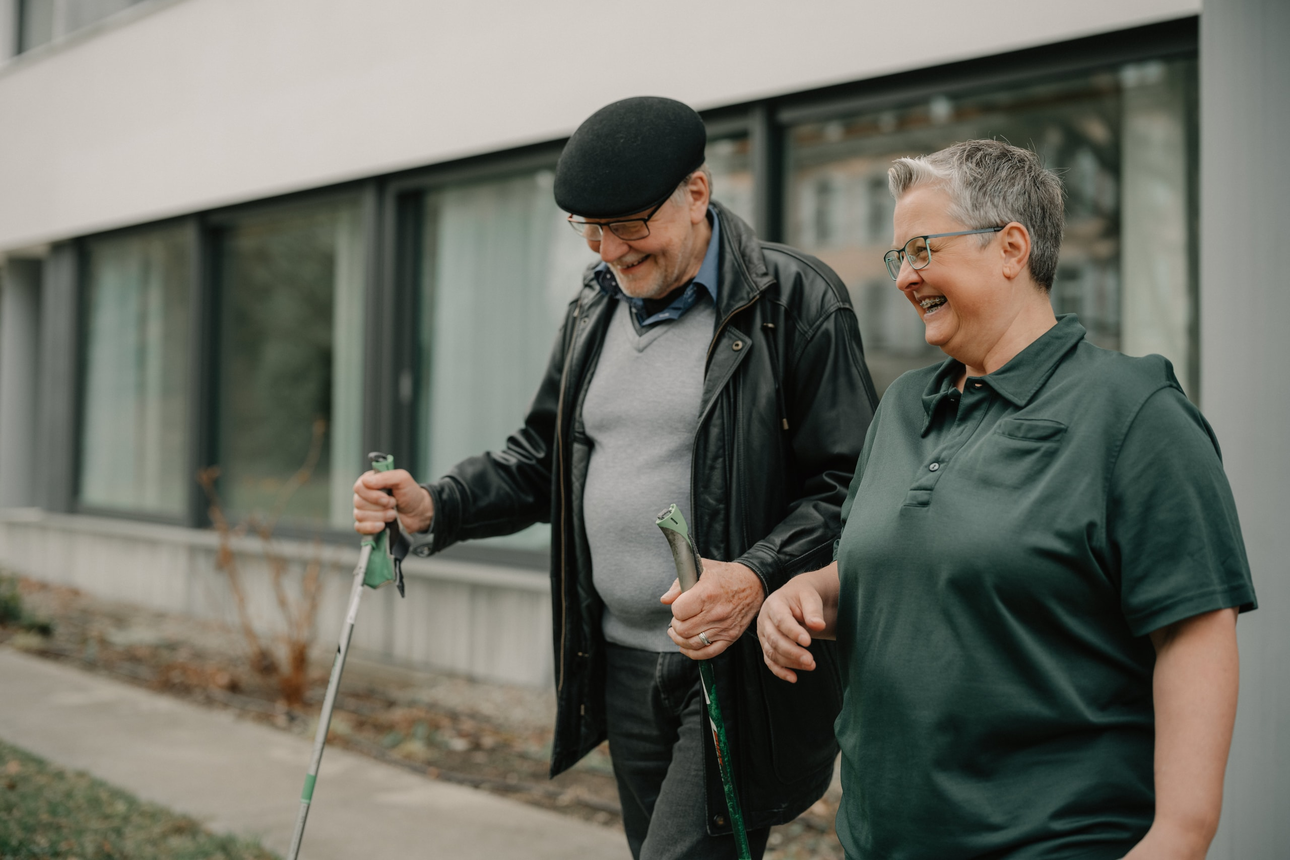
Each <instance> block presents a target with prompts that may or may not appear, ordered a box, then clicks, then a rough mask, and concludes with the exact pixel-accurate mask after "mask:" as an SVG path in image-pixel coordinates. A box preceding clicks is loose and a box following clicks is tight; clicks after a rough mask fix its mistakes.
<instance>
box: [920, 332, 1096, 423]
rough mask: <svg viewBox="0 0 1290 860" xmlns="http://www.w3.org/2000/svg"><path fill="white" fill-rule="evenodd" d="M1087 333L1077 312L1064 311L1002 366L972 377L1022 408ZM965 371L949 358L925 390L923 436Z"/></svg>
mask: <svg viewBox="0 0 1290 860" xmlns="http://www.w3.org/2000/svg"><path fill="white" fill-rule="evenodd" d="M1084 334H1085V329H1084V326H1082V325H1080V322H1079V319H1078V318H1077V317H1076V316H1075V314H1062V315H1061V316H1059V317H1058V318H1057V325H1055V326H1053V327H1052V328H1050V329H1049V330H1048V331H1046V332H1044V333H1043V334H1041V335H1040V336H1039V337H1038V338H1037V339H1036V340H1035V342H1034V343H1032V344H1030V346H1028V347H1026V348H1025V349H1023V350H1022V351H1021V352H1019V353H1017V354H1016V355H1015V356H1013V357H1012V360H1011V361H1009V362H1008V363H1007V364H1005V365H1004V366H1003V367H1001V368H999V369H998V370H996V371H995V372H994V373H990V374H986V375H985V376H981V377H973V379H975V380H977V381H980V382H983V383H985V384H986V385H989V386H990V387H991V388H992V389H994V391H995V393H997V394H998V395H999V396H1000V397H1002V398H1003V399H1004V400H1007V401H1008V402H1009V403H1011V404H1012V405H1013V406H1016V407H1017V408H1018V409H1022V408H1024V407H1025V406H1026V404H1028V403H1029V402H1030V401H1031V400H1032V399H1034V396H1035V395H1036V394H1038V393H1039V389H1041V388H1043V387H1044V383H1046V382H1048V379H1049V377H1051V376H1052V375H1053V372H1054V371H1056V370H1057V365H1059V364H1061V362H1062V359H1063V358H1064V357H1065V356H1066V354H1067V353H1068V352H1070V351H1071V350H1072V349H1074V348H1075V347H1076V345H1078V344H1079V342H1080V341H1082V340H1083V339H1084ZM962 371H963V364H962V362H960V361H957V360H956V359H953V358H947V359H946V360H945V361H944V362H942V364H941V366H940V367H939V368H938V369H937V371H936V375H935V376H933V377H932V379H931V381H930V382H929V383H928V384H927V388H925V389H924V390H923V409H924V410H925V411H926V412H927V421H926V423H924V425H923V435H924V436H926V435H927V432H928V430H930V429H931V426H932V418H933V416H934V415H935V414H936V409H937V407H938V406H940V404H941V401H942V400H944V399H945V398H946V397H949V396H951V394H957V393H958V389H956V388H955V387H954V380H955V379H957V378H958V375H959V374H960V373H962Z"/></svg>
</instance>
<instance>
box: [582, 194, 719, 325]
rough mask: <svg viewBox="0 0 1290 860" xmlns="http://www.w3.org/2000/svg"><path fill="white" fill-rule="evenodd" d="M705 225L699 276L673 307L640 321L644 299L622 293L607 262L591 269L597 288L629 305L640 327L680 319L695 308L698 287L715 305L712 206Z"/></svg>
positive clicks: (716, 223) (715, 221)
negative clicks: (709, 230)
mask: <svg viewBox="0 0 1290 860" xmlns="http://www.w3.org/2000/svg"><path fill="white" fill-rule="evenodd" d="M708 223H709V224H711V225H712V238H711V239H710V240H709V241H708V251H707V253H706V254H704V255H703V264H702V265H700V266H699V273H698V274H697V275H695V276H694V280H692V281H690V283H689V285H688V286H687V287H686V288H685V290H684V291H683V292H682V293H681V295H679V296H677V297H676V299H675V300H673V302H672V304H670V305H668V306H667V307H666V308H664V309H663V310H661V311H659V312H658V313H656V314H654V315H653V316H650V317H648V318H642V315H643V314H644V313H645V300H644V299H636V298H632V297H631V296H629V295H627V294H626V293H624V292H623V291H622V288H621V287H619V286H618V279H617V278H615V277H614V273H613V272H612V271H611V270H610V268H609V264H608V263H603V262H602V263H601V264H600V265H598V266H596V268H595V269H594V270H593V271H594V273H595V276H596V283H597V284H599V285H600V289H602V290H604V291H605V294H606V295H609V296H612V297H613V298H615V299H618V300H619V301H624V302H626V303H627V304H628V305H630V306H631V308H632V312H633V313H634V314H635V316H636V321H637V323H638V324H639V325H640V326H641V327H642V328H643V327H645V326H651V325H654V324H655V323H660V322H663V321H664V320H674V319H679V318H680V317H681V315H682V314H684V313H685V312H686V311H688V310H689V309H690V308H692V307H694V305H695V303H696V302H697V301H698V300H699V289H700V288H701V287H702V288H703V289H705V290H707V291H708V295H710V296H712V301H713V303H714V304H715V303H716V301H717V276H718V269H717V262H718V257H719V256H720V254H721V241H720V239H721V221H720V219H719V218H717V213H716V210H714V209H713V208H712V207H711V206H709V207H708Z"/></svg>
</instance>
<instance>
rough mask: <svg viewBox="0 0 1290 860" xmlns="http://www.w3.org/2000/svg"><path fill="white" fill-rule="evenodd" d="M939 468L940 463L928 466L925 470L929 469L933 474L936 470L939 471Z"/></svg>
mask: <svg viewBox="0 0 1290 860" xmlns="http://www.w3.org/2000/svg"><path fill="white" fill-rule="evenodd" d="M940 467H941V464H940V463H933V464H932V465H930V466H928V467H927V468H929V469H931V470H932V471H933V472H935V471H936V470H937V469H939V468H940Z"/></svg>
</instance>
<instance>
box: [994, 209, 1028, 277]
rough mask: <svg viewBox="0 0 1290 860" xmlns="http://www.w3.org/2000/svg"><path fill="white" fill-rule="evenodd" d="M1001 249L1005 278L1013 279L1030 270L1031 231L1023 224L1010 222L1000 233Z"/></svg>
mask: <svg viewBox="0 0 1290 860" xmlns="http://www.w3.org/2000/svg"><path fill="white" fill-rule="evenodd" d="M999 249H1000V251H999V253H1000V254H1001V255H1002V258H1003V276H1004V277H1005V278H1007V279H1008V280H1012V279H1013V278H1017V277H1020V276H1021V275H1023V274H1027V273H1029V272H1030V231H1029V230H1027V229H1026V228H1025V227H1024V226H1023V225H1021V224H1018V223H1017V222H1016V221H1012V222H1009V224H1008V226H1006V227H1004V228H1003V230H1002V231H1001V232H1000V233H999Z"/></svg>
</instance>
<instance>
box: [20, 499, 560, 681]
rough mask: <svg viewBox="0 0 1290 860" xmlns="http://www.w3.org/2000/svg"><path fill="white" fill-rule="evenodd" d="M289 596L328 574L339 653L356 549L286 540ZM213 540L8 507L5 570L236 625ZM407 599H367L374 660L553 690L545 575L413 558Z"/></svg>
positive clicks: (254, 551)
mask: <svg viewBox="0 0 1290 860" xmlns="http://www.w3.org/2000/svg"><path fill="white" fill-rule="evenodd" d="M233 546H234V552H235V553H236V556H237V560H238V566H239V569H240V571H241V581H242V584H243V593H244V594H245V596H246V603H247V607H248V610H249V614H250V616H251V617H252V618H253V619H254V621H253V623H254V626H255V628H256V629H257V631H259V632H262V633H269V634H275V633H278V632H280V631H282V630H283V629H284V628H283V617H282V614H281V611H280V610H279V607H278V602H277V599H276V598H275V595H274V591H273V587H272V581H271V576H270V572H269V566H268V564H267V563H266V562H265V559H264V555H263V548H262V546H261V544H260V542H259V541H256V540H251V539H241V540H238V541H236V542H235V543H234V545H233ZM276 548H277V551H278V552H279V553H280V554H281V555H282V556H283V557H285V558H286V559H287V560H288V573H287V574H286V583H287V585H286V588H287V591H288V592H289V593H299V584H300V577H301V576H302V575H303V571H304V568H305V565H306V564H307V563H308V561H309V560H310V559H312V558H314V557H317V558H319V559H320V561H321V563H322V565H323V576H322V582H323V589H322V594H321V598H320V602H319V609H318V616H317V630H318V632H317V635H316V636H315V639H314V644H315V648H316V649H317V650H318V651H319V653H320V654H326V653H328V652H330V651H331V650H332V648H333V647H334V643H335V642H336V637H337V636H338V635H339V632H340V627H341V622H342V621H343V620H344V615H345V610H346V604H347V602H348V599H349V587H350V583H351V582H352V579H351V575H352V572H353V567H354V564H355V563H356V562H357V560H358V551H357V548H356V547H346V546H336V545H321V546H318V547H315V546H313V545H312V544H309V543H306V542H302V541H280V542H277V544H276ZM218 550H219V543H218V540H217V538H216V536H215V534H214V533H212V532H210V531H205V530H197V529H187V528H181V527H178V526H169V525H158V524H154V523H141V522H133V521H125V520H114V519H111V518H107V517H90V516H84V515H78V514H50V513H47V512H44V511H39V510H35V509H12V508H11V509H0V567H4V568H7V569H8V570H11V571H13V572H16V573H21V574H23V575H25V576H29V577H31V578H33V579H37V580H40V581H42V582H48V583H51V584H56V585H66V586H71V587H74V588H77V589H80V590H81V591H84V592H86V593H87V594H92V595H94V596H96V597H102V598H108V599H112V600H119V601H121V602H124V603H129V604H133V605H136V606H141V607H146V608H149V609H156V610H161V611H164V612H178V613H182V614H186V615H191V616H193V617H195V618H202V619H210V620H216V621H221V622H224V623H227V624H230V625H236V624H237V620H238V615H237V609H236V605H235V601H234V594H233V590H232V589H231V588H230V585H229V580H228V576H227V575H226V574H225V573H224V572H223V571H221V570H218V569H217V568H216V566H215V561H216V557H217V553H218ZM404 570H405V573H406V575H407V580H408V582H407V597H406V598H404V599H402V600H400V599H399V596H398V593H397V592H396V591H395V590H394V589H393V588H392V587H387V588H382V589H380V590H378V591H375V592H373V591H365V592H364V595H363V603H362V607H361V610H360V612H359V617H358V623H357V625H356V627H355V630H354V639H353V646H354V652H355V654H360V655H362V656H364V657H366V658H369V659H374V660H380V661H384V662H390V663H395V664H399V665H404V666H411V667H414V668H419V669H428V670H433V671H441V672H450V673H454V674H460V675H464V676H467V677H470V678H475V679H479V680H487V681H497V682H502V683H509V684H521V685H524V686H533V687H542V686H547V685H550V684H551V683H552V668H551V667H552V654H551V645H550V643H551V598H550V585H549V581H548V579H547V577H546V576H545V575H544V574H540V573H533V572H529V571H520V570H513V569H508V568H502V567H491V566H486V565H479V564H471V563H466V562H451V561H438V560H435V559H429V560H421V559H415V560H409V562H408V564H407V565H406V566H405V568H404Z"/></svg>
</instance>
